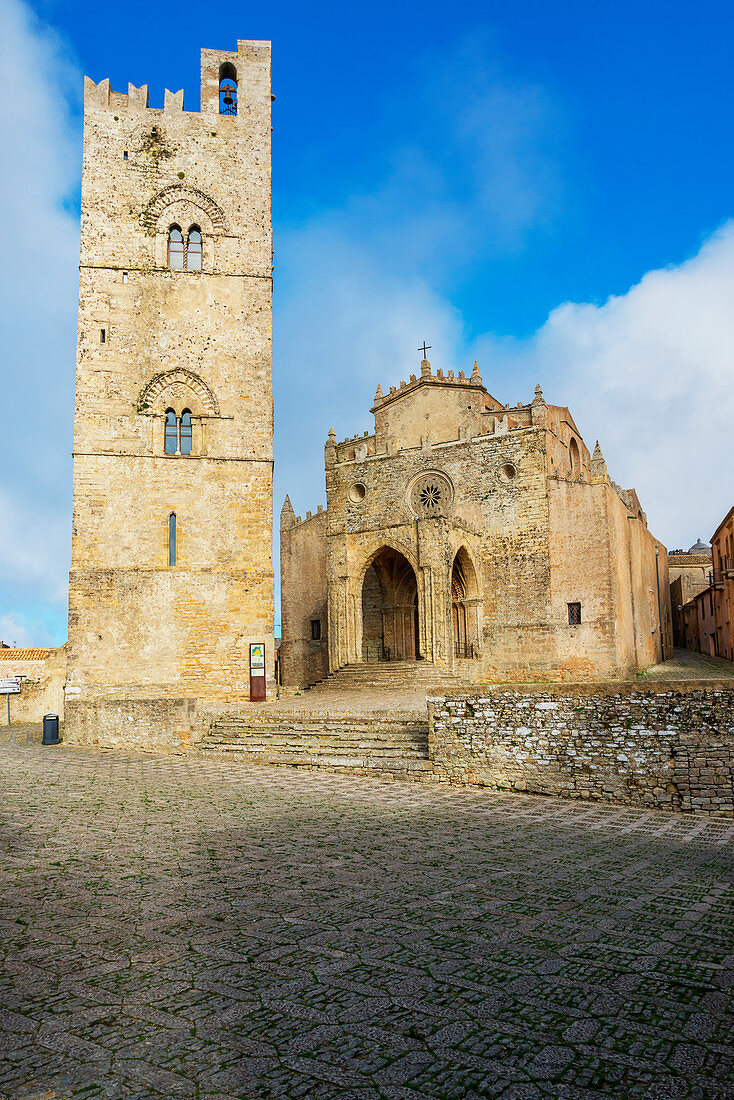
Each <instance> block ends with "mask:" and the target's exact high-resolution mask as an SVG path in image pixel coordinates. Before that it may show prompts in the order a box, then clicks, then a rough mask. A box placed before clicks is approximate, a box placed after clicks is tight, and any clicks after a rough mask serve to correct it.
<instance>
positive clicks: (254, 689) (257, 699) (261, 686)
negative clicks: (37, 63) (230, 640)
mask: <svg viewBox="0 0 734 1100" xmlns="http://www.w3.org/2000/svg"><path fill="white" fill-rule="evenodd" d="M264 698H265V643H264V642H253V643H252V644H251V646H250V701H251V702H253V703H261V702H262V701H263V699H264Z"/></svg>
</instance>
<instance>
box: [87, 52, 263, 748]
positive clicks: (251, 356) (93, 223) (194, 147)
mask: <svg viewBox="0 0 734 1100" xmlns="http://www.w3.org/2000/svg"><path fill="white" fill-rule="evenodd" d="M271 98H272V96H271V90H270V44H269V43H268V42H249V41H241V42H238V43H237V50H236V52H235V51H232V52H222V51H218V50H202V53H201V109H200V110H199V111H193V112H189V111H185V110H184V103H183V92H182V91H180V92H176V93H171V92H169V91H166V93H165V103H164V106H163V108H151V107H149V106H148V89H147V87H146V86H143V87H141V88H135V87H133V86H132V85H129V87H128V91H127V93H126V94H124V93H121V92H114V91H112V90H111V89H110V84H109V80H103V81H102V82H101V83H100V84H95V83H94V82H93V81H92V80H89V79H88V78H87V79H86V81H85V102H84V161H83V172H82V215H81V260H80V285H79V339H78V356H77V375H76V412H75V425H74V528H73V542H72V562H71V574H70V589H69V651H70V653H69V666H68V683H67V693H66V700H67V707H66V717H67V732H68V733H69V734H70V735H71V736H72V737H74V736H75V737H79V738H84V737H87V736H90V735H91V732H92V730H93V728H94V727H97V726H99V724H100V722H101V721H103V720H105V719H104V718H103V717H102V716H103V715H104V714H105V713H106V714H107V719H106V720H107V721H108V723H109V726H110V728H112V729H113V732H114V729H116V728H117V726H119V727H120V730H121V731H122V730H123V729H124V730H129V731H130V735H135V737H136V738H138V739H139V737H140V736H141V734H140V732H139V731H141V730H142V731H144V730H145V729H148V728H150V730H153V729H154V728H155V729H158V730H160V729H163V728H167V729H168V730H169V732H170V731H173V732H174V733H177V734H181V735H183V736H184V737H185V736H186V726H187V721H188V719H187V718H186V717H185V715H189V717H190V715H191V713H192V711H193V710H196V711H198V712H201V711H202V710H204V711H206V710H207V709H216V708H219V707H221V706H231V705H237V704H238V703H239V702H242V701H244V700H246V699H249V687H250V684H249V654H250V645H251V644H254V643H264V645H265V653H266V670H267V674H268V678H269V679H270V678H271V677H272V670H273V660H274V653H273V599H274V597H273V568H272V465H273V401H272V369H271V368H272V229H271V211H270V191H271V185H270V130H271V125H270V108H271ZM105 708H106V710H105ZM182 715H183V716H184V717H182ZM114 716H117V717H114ZM120 716H122V717H120ZM151 716H153V717H154V718H155V719H156V722H153V721H152V720H151V723H149V725H148V726H146V722H147V721H148V718H149V717H151ZM147 736H148V734H145V735H144V737H143V739H145V737H147ZM150 736H151V737H154V738H155V736H157V734H155V733H151V734H150ZM120 737H121V739H125V740H127V739H129V738H128V736H127V734H124V733H122V732H121V733H120Z"/></svg>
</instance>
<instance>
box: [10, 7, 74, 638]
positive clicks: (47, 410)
mask: <svg viewBox="0 0 734 1100" xmlns="http://www.w3.org/2000/svg"><path fill="white" fill-rule="evenodd" d="M29 58H32V59H33V64H32V65H30V67H29ZM80 88H81V75H80V73H79V72H78V71H77V69H76V67H75V66H74V64H73V63H72V62H71V61H70V60H69V59H68V48H67V47H65V46H64V44H63V43H62V42H60V41H59V40H58V38H57V37H56V36H55V35H54V33H53V32H52V31H51V30H50V29H49V28H48V27H45V26H44V25H43V24H41V23H40V22H39V21H38V19H37V18H36V17H35V16H34V15H33V13H32V11H31V9H30V8H29V7H28V5H26V4H24V3H21V2H20V0H4V3H3V4H2V5H0V117H2V120H3V125H2V130H1V131H0V209H2V211H3V250H4V255H5V256H6V257H11V258H12V262H10V263H7V262H6V263H4V264H2V265H0V300H1V301H2V303H3V315H4V318H3V348H2V360H1V366H0V370H1V371H2V376H1V383H2V414H3V422H2V431H0V462H1V465H2V470H3V476H2V482H1V486H2V495H1V496H0V612H2V614H3V615H4V616H10V619H11V621H15V620H14V619H13V616H15V619H16V620H17V621H18V622H22V621H23V620H22V618H21V615H22V611H21V610H18V609H22V608H23V607H25V606H27V605H28V604H29V603H33V602H34V601H36V600H38V599H42V600H47V601H49V603H50V604H55V606H56V608H57V610H58V613H59V614H60V612H61V608H62V606H63V604H64V603H65V599H66V597H65V585H66V572H67V570H68V546H69V536H70V526H71V523H70V497H71V462H70V452H71V437H72V420H73V407H74V361H75V335H76V334H75V330H76V298H77V263H78V236H79V230H78V215H77V213H76V211H75V210H71V209H70V208H69V203H70V202H71V200H72V196H73V194H74V192H75V191H76V188H77V187H78V177H79V165H80V162H81V157H80V150H79V132H78V130H79V128H78V120H77V118H76V117H75V111H76V107H77V106H78V104H77V103H76V102H75V95H74V91H75V92H76V94H78V91H79V89H80ZM72 89H74V91H72ZM34 621H37V620H34ZM18 632H19V633H20V630H19V631H18ZM25 640H31V641H32V640H34V639H30V638H26V639H25ZM57 640H58V641H63V640H64V638H63V637H59V638H58V639H57Z"/></svg>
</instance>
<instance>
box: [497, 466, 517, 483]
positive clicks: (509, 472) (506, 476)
mask: <svg viewBox="0 0 734 1100" xmlns="http://www.w3.org/2000/svg"><path fill="white" fill-rule="evenodd" d="M516 477H517V466H513V464H512V463H511V462H505V463H503V465H502V467H501V469H500V480H501V481H513V480H514V479H515V478H516Z"/></svg>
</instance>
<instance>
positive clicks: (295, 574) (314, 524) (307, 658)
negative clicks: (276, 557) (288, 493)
mask: <svg viewBox="0 0 734 1100" xmlns="http://www.w3.org/2000/svg"><path fill="white" fill-rule="evenodd" d="M326 533H327V514H326V512H318V513H317V514H316V515H315V516H311V517H310V518H308V519H306V520H304V521H303V522H302V523H298V524H296V526H295V527H281V531H280V576H281V614H282V635H283V638H282V642H281V647H280V657H281V676H282V680H283V684H284V685H285V686H287V687H306V686H307V685H309V684H312V683H314V682H315V681H316V680H321V679H323V677H324V676H326V674H327V673H328V671H329V662H328V644H329V641H328V613H327V588H326ZM315 620H318V622H319V624H320V631H321V638H320V639H314V638H312V636H311V635H312V630H311V623H312V621H315Z"/></svg>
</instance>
